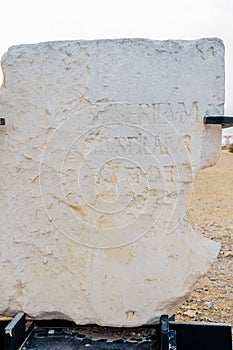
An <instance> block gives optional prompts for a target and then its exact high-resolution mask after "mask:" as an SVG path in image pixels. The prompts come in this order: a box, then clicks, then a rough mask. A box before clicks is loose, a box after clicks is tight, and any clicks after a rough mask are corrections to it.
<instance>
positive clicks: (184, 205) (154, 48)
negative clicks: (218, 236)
mask: <svg viewBox="0 0 233 350" xmlns="http://www.w3.org/2000/svg"><path fill="white" fill-rule="evenodd" d="M2 68H3V74H4V81H3V85H2V87H1V90H0V116H1V117H4V118H5V119H6V126H4V127H2V128H1V130H0V133H1V134H0V142H1V160H0V165H1V181H0V191H1V201H0V205H1V231H0V237H1V248H0V263H1V273H0V294H1V300H0V314H5V315H14V314H15V313H16V312H17V311H24V312H25V313H26V314H27V315H28V316H30V317H36V318H47V319H48V318H64V319H69V320H73V321H75V322H76V323H78V324H89V323H97V324H99V325H108V326H138V325H141V324H148V323H153V322H155V321H156V320H157V319H158V318H159V317H160V315H161V314H164V313H166V314H169V315H171V314H173V313H174V312H175V311H176V309H177V308H178V306H179V305H180V304H181V302H182V300H183V299H184V298H185V296H186V295H187V294H188V293H189V292H190V291H191V290H192V288H193V286H194V284H195V282H196V281H197V280H198V278H199V277H200V276H201V275H203V274H205V273H206V271H207V269H208V267H209V266H210V264H211V262H212V261H213V260H214V259H215V258H216V256H217V254H218V251H219V244H218V243H216V242H213V241H211V240H208V239H205V238H203V237H201V236H200V235H199V234H198V233H196V232H194V230H193V229H192V227H190V225H189V224H188V222H187V220H186V211H187V209H188V205H189V201H190V199H191V193H192V184H193V181H194V179H195V177H196V176H197V174H198V173H199V171H200V170H201V169H202V168H204V167H208V166H211V165H213V164H214V163H215V162H216V160H217V159H218V157H219V155H220V151H221V126H212V125H205V124H203V116H204V115H205V114H223V106H224V47H223V44H222V42H221V41H220V40H219V39H202V40H197V41H152V40H144V39H123V40H96V41H65V42H48V43H41V44H36V45H20V46H14V47H11V48H10V49H9V51H8V52H7V53H6V54H5V55H4V57H3V59H2Z"/></svg>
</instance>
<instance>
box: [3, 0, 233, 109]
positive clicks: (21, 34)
mask: <svg viewBox="0 0 233 350" xmlns="http://www.w3.org/2000/svg"><path fill="white" fill-rule="evenodd" d="M0 11H1V16H0V56H2V55H3V54H4V53H5V52H6V51H7V49H8V47H10V46H12V45H16V44H26V43H37V42H43V41H51V40H75V39H87V40H88V39H107V38H112V39H113V38H148V39H154V40H156V39H158V40H167V39H199V38H204V37H219V38H221V39H222V40H223V42H224V44H225V48H226V57H225V59H226V104H225V115H233V98H232V97H233V0H195V1H193V0H140V1H138V0H117V1H116V0H65V1H59V0H40V1H39V0H38V1H36V0H7V1H2V3H1V6H0ZM0 80H1V76H0Z"/></svg>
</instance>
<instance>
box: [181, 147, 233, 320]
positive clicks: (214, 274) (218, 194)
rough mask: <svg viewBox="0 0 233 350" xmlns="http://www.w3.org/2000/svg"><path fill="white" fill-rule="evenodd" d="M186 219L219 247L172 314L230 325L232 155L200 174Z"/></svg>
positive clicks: (232, 290)
mask: <svg viewBox="0 0 233 350" xmlns="http://www.w3.org/2000/svg"><path fill="white" fill-rule="evenodd" d="M188 218H189V220H190V222H191V223H192V225H193V226H194V228H195V230H196V231H197V232H199V233H200V234H202V235H204V236H205V237H208V238H211V239H213V240H215V241H218V242H220V243H221V245H222V248H221V251H220V254H219V256H218V259H217V260H216V261H215V263H214V264H213V265H212V266H211V268H210V270H209V272H208V273H207V275H206V276H205V277H203V278H201V280H199V282H198V284H197V285H196V288H195V290H194V291H193V293H192V294H191V295H190V297H189V298H188V299H187V300H186V302H185V303H184V304H183V306H182V307H181V308H180V310H179V311H178V312H177V314H176V319H177V320H184V321H191V320H192V321H209V322H210V321H214V322H224V323H231V324H233V154H232V153H229V152H227V151H224V152H223V153H222V155H221V158H220V160H219V161H218V163H217V164H216V165H215V166H214V167H212V168H207V169H204V170H203V171H201V173H200V175H199V176H198V178H197V180H196V183H195V185H194V189H193V196H192V200H191V204H190V208H189V211H188Z"/></svg>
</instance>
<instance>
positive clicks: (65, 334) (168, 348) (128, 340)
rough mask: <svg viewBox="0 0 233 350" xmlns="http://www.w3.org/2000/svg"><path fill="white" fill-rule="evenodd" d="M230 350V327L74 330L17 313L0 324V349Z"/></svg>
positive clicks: (168, 322)
mask: <svg viewBox="0 0 233 350" xmlns="http://www.w3.org/2000/svg"><path fill="white" fill-rule="evenodd" d="M22 345H23V347H22V349H24V350H55V349H58V348H59V349H63V350H74V349H79V350H84V349H86V348H87V347H88V348H89V349H90V350H94V349H96V350H97V349H101V350H110V349H111V350H124V349H127V350H134V349H142V350H146V349H153V350H220V349H221V350H231V349H232V337H231V325H229V324H221V323H185V322H176V321H175V320H174V317H173V318H170V319H169V318H168V316H166V315H163V316H161V319H160V323H159V324H155V325H148V326H141V327H136V328H111V327H100V326H96V325H88V326H77V325H75V324H74V323H73V322H70V321H65V320H33V321H27V320H26V319H25V314H24V313H21V312H20V313H18V314H17V315H16V316H15V318H14V319H13V320H12V321H11V322H10V323H8V322H7V321H0V349H2V350H18V349H19V348H20V347H21V346H22Z"/></svg>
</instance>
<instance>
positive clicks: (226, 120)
mask: <svg viewBox="0 0 233 350" xmlns="http://www.w3.org/2000/svg"><path fill="white" fill-rule="evenodd" d="M203 121H204V124H221V125H222V126H223V127H228V126H233V117H227V116H225V115H205V116H204V118H203Z"/></svg>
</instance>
